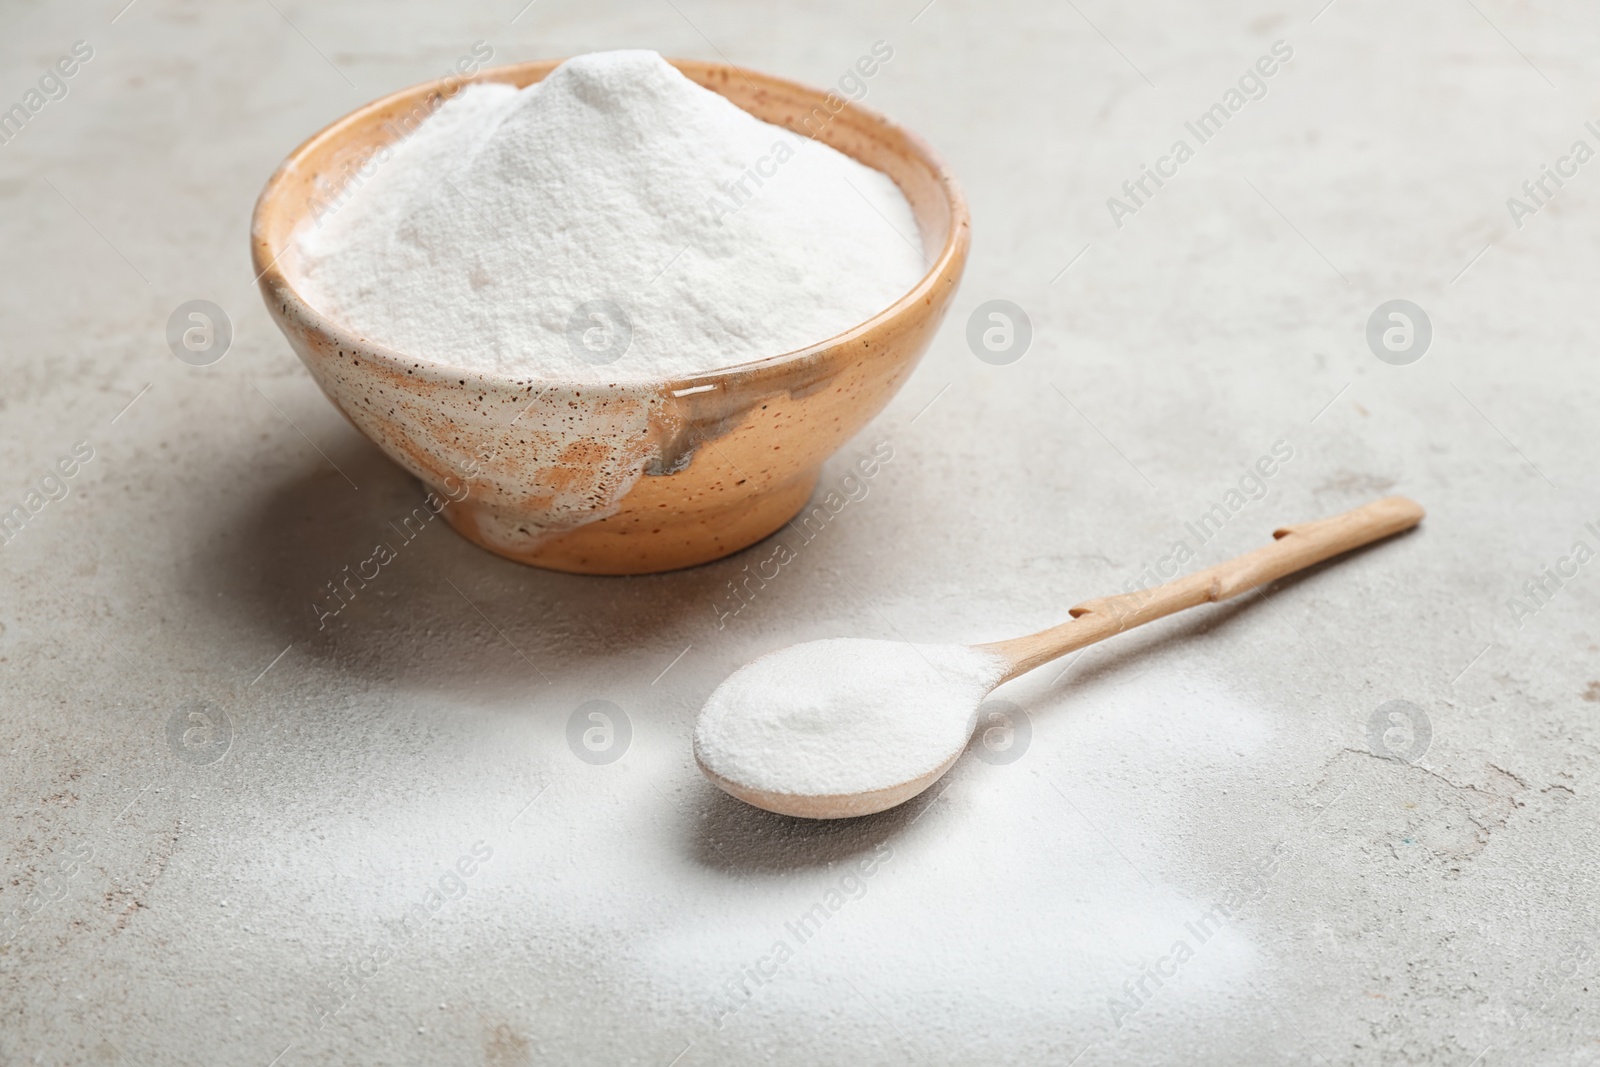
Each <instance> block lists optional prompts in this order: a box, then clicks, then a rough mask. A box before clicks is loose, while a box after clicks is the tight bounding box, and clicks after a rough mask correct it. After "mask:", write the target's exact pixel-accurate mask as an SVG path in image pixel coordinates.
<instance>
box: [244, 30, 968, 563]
mask: <svg viewBox="0 0 1600 1067" xmlns="http://www.w3.org/2000/svg"><path fill="white" fill-rule="evenodd" d="M559 62H560V61H559V60H547V61H541V62H536V63H521V64H517V65H515V66H508V67H499V68H496V69H493V70H486V71H483V72H482V73H481V74H479V75H478V76H477V77H476V78H475V79H473V80H485V81H498V82H509V83H511V84H513V85H517V86H525V85H529V84H532V83H533V82H536V81H538V80H540V79H541V78H543V77H545V76H546V75H547V74H549V73H550V71H551V70H553V69H554V68H555V67H556V66H557V65H558V64H559ZM672 62H673V65H674V66H676V67H677V68H678V69H679V70H681V71H682V72H683V73H684V74H685V75H687V76H688V77H689V78H691V79H693V80H694V81H696V82H698V83H699V84H701V85H703V86H705V87H706V88H708V89H711V90H714V91H715V92H717V93H720V94H722V95H723V96H725V97H727V98H728V99H729V100H731V101H733V102H734V103H735V104H737V105H739V106H740V107H741V108H743V109H744V110H746V111H748V112H750V113H751V114H753V115H755V116H757V117H758V118H761V119H765V120H766V121H768V122H771V123H775V124H777V125H781V126H790V125H798V124H799V123H800V122H802V121H803V120H806V119H809V120H810V127H809V128H811V129H816V128H817V127H818V126H819V124H820V134H819V137H820V139H821V140H823V141H824V142H826V143H827V144H829V145H831V146H833V147H834V148H836V149H838V150H839V151H841V152H844V153H845V154H847V155H850V156H852V157H854V158H855V159H857V160H859V161H861V162H862V163H865V164H867V165H868V166H871V167H875V168H877V169H878V170H881V171H883V172H884V173H886V174H888V175H889V176H890V177H891V178H893V179H894V180H895V182H896V183H897V184H898V185H899V186H900V188H901V190H902V191H903V192H904V193H905V195H906V197H907V199H908V200H910V202H911V207H912V210H913V211H914V212H915V214H916V218H917V223H918V225H919V227H920V228H921V231H922V242H923V246H924V251H925V254H926V255H927V257H928V259H929V261H930V262H931V264H932V266H931V267H930V268H929V270H928V273H927V274H926V275H925V276H924V277H923V278H922V280H921V281H919V282H918V283H917V284H916V286H915V287H914V288H913V289H912V290H911V291H910V292H909V293H907V294H906V295H905V296H903V297H902V298H901V299H900V300H898V301H897V302H896V303H895V304H894V305H893V306H892V307H889V308H887V309H885V310H884V311H882V312H881V313H879V314H878V315H876V316H874V317H873V318H872V319H870V320H868V321H867V322H864V323H862V324H861V325H860V326H857V327H855V328H854V329H852V330H849V331H847V332H845V333H843V334H840V335H839V336H837V337H834V338H831V339H829V340H827V341H824V342H822V343H821V344H817V345H813V346H812V347H810V348H805V349H801V350H799V351H796V352H787V353H782V354H777V353H775V354H774V355H773V356H771V357H770V358H767V359H761V360H757V361H755V362H752V363H744V364H741V365H739V366H736V367H732V368H729V369H726V370H720V371H715V372H713V373H709V374H697V375H693V376H690V377H685V378H677V379H672V380H666V381H643V382H641V381H623V382H615V383H605V382H600V383H595V382H576V381H569V380H559V379H554V380H553V379H542V378H527V379H513V378H509V377H501V376H496V375H492V374H484V373H481V372H476V371H469V370H464V369H460V368H453V367H448V366H444V365H441V364H436V363H429V362H424V361H421V360H418V359H414V358H411V357H408V356H406V355H405V354H404V353H402V352H395V351H392V350H389V349H386V348H383V347H381V346H379V345H375V344H373V343H371V342H369V341H366V340H364V339H362V338H361V337H360V336H358V335H356V334H354V333H352V332H351V331H350V330H348V329H347V328H346V327H344V326H343V325H341V324H340V323H338V322H335V321H333V320H332V319H330V318H328V317H326V316H324V315H323V314H322V313H320V312H319V311H317V310H316V309H315V308H313V307H311V306H310V305H309V304H308V303H307V302H306V300H305V298H304V297H303V296H302V295H301V293H300V291H299V289H298V287H297V284H296V283H297V278H296V265H295V259H296V256H295V252H294V249H293V247H292V245H293V237H294V234H295V232H296V230H297V229H298V228H299V227H300V226H301V225H302V224H303V223H305V222H307V221H308V220H309V218H310V216H311V211H312V208H313V203H314V201H315V199H316V198H317V197H319V196H325V195H327V194H326V190H327V188H328V182H329V181H331V180H332V176H334V175H340V174H342V173H345V169H344V168H345V167H346V166H347V165H348V166H359V165H361V163H362V162H363V161H364V160H365V159H366V158H367V157H368V156H370V154H371V153H372V152H373V151H374V150H376V149H378V148H380V147H382V146H383V145H386V144H389V143H391V142H392V141H393V140H394V139H395V137H396V136H397V134H396V130H397V128H407V127H410V126H414V124H415V122H416V120H417V119H418V118H419V117H422V116H425V115H427V114H428V113H430V112H431V110H432V109H434V108H436V107H438V106H439V103H440V102H441V101H442V100H443V99H444V97H445V95H446V94H447V93H448V92H449V91H450V88H449V87H447V86H446V85H445V83H444V82H442V81H441V82H432V83H429V84H425V85H419V86H414V87H413V88H410V89H403V90H401V91H400V92H398V93H395V94H393V95H392V96H388V97H385V98H384V99H382V100H378V101H376V102H374V103H371V104H368V105H366V106H365V107H363V108H361V109H360V110H358V111H355V112H353V113H352V114H350V115H347V116H346V117H344V118H342V119H340V120H339V121H338V122H335V123H334V124H333V125H331V126H329V127H328V128H327V129H325V130H323V131H322V132H321V133H318V134H317V135H316V136H315V137H312V138H311V139H310V140H309V141H307V142H306V143H305V144H303V145H301V146H300V147H299V148H297V149H296V150H295V151H294V153H293V154H292V155H290V156H289V158H288V159H287V160H285V161H284V163H283V165H282V166H280V167H279V168H278V170H277V172H276V173H274V174H273V175H272V177H271V178H270V179H269V180H268V181H267V185H266V188H265V189H263V190H262V193H261V198H260V200H259V201H258V202H257V203H256V209H255V216H254V219H253V220H252V225H251V234H250V239H251V252H252V255H253V256H254V260H255V269H256V270H257V271H258V272H259V273H260V276H261V277H260V284H261V291H262V294H263V295H264V297H265V298H266V302H267V307H268V309H269V310H270V311H271V312H272V316H273V318H274V319H275V320H276V321H277V323H278V326H279V328H280V329H282V330H283V332H284V334H285V336H287V337H288V339H289V343H290V344H291V345H293V346H294V349H295V351H296V352H297V353H299V355H300V358H301V359H302V360H303V361H304V362H305V364H306V366H307V367H308V368H310V370H311V375H312V377H313V378H315V379H316V381H317V384H318V385H319V386H321V387H322V391H323V392H324V393H326V394H327V396H328V398H329V399H330V400H332V401H333V403H334V405H335V406H337V407H338V408H339V410H340V411H342V412H344V414H345V416H346V417H347V418H349V419H350V421H351V422H352V423H354V424H355V426H356V428H357V429H359V430H360V431H361V432H362V433H364V434H366V435H367V436H368V437H370V438H371V439H372V440H373V441H375V442H376V443H377V444H378V446H379V447H380V448H382V449H383V450H384V452H386V453H388V455H389V456H390V458H392V459H393V460H394V461H395V462H396V463H398V464H400V465H401V466H402V467H404V468H405V469H406V470H408V471H410V472H411V473H412V474H414V475H416V476H417V477H418V478H420V479H422V481H423V482H424V483H426V484H427V485H428V486H429V487H430V488H432V489H433V490H434V491H435V492H437V493H438V494H439V496H440V497H441V498H442V499H444V500H445V501H447V503H446V504H445V510H444V514H445V517H446V518H448V519H449V521H450V524H451V525H452V526H454V527H455V528H456V529H457V530H458V531H459V532H460V533H461V534H462V535H463V536H464V537H466V538H468V539H469V540H471V541H473V542H475V543H477V544H479V545H482V546H483V547H484V548H487V549H489V550H490V551H491V552H497V553H499V554H500V555H502V556H507V557H509V558H511V559H515V560H520V561H522V562H524V563H531V564H534V565H536V566H540V567H551V568H554V569H556V570H563V571H576V572H581V573H586V574H642V573H647V572H650V571H662V570H671V569H673V568H676V567H687V566H691V565H693V564H696V563H705V562H707V561H709V560H713V559H717V558H718V557H721V556H725V555H727V554H728V553H730V552H736V551H738V550H739V549H741V548H744V547H745V546H747V545H750V544H753V543H754V542H756V541H759V540H761V539H762V538H763V537H766V536H767V535H768V534H771V533H773V532H774V531H776V530H777V529H778V528H780V527H781V526H783V525H784V524H785V523H786V522H788V521H789V520H790V519H792V518H793V517H794V516H795V515H796V513H797V512H799V510H800V509H801V508H803V507H804V506H805V504H806V502H807V501H808V500H809V499H810V496H811V493H812V490H813V489H814V488H815V487H816V483H817V477H818V474H819V472H820V470H821V467H822V463H823V461H824V460H826V459H827V458H828V457H829V456H831V455H832V454H833V453H834V452H835V451H836V450H837V449H838V448H839V447H840V445H842V444H843V443H844V442H845V441H846V440H848V439H849V438H850V437H851V436H852V435H853V434H855V433H856V432H857V431H859V430H860V429H861V428H862V427H863V426H864V425H866V423H867V421H868V420H870V419H871V418H872V417H873V416H874V415H876V414H877V413H878V412H879V411H881V410H882V409H883V406H884V405H885V404H887V403H888V402H889V398H890V397H892V396H893V395H894V393H895V391H896V390H897V389H898V388H899V387H900V385H901V384H902V383H903V382H904V381H905V380H906V377H907V376H908V375H910V373H911V371H912V369H913V368H914V367H915V366H916V363H917V360H918V359H919V358H920V357H921V355H922V353H923V351H924V350H925V349H926V348H927V346H928V343H929V341H930V340H932V338H933V334H934V331H935V329H937V327H938V325H939V321H940V319H941V318H943V316H944V312H945V309H946V308H947V307H948V305H949V303H950V299H951V296H952V295H953V294H954V293H955V289H956V284H957V282H959V281H960V278H961V271H962V268H963V267H964V266H965V264H966V258H967V246H968V240H969V238H968V233H969V222H968V218H967V207H966V202H965V201H964V200H963V198H962V196H961V191H960V190H959V189H958V188H957V186H956V183H955V181H954V179H953V178H952V177H951V176H950V174H949V172H948V171H947V170H946V169H945V167H944V165H943V164H942V163H941V162H940V161H939V159H938V158H937V157H936V156H935V155H934V154H933V152H932V151H931V150H929V148H928V146H927V145H925V144H924V143H923V142H922V141H921V140H920V139H918V138H917V137H916V136H915V135H913V134H911V133H909V132H907V131H906V130H903V129H901V128H900V127H899V126H896V125H895V124H893V123H892V122H890V121H888V120H887V119H885V118H884V117H883V116H881V115H879V114H877V113H876V112H873V111H871V110H869V109H867V108H865V107H861V106H859V105H856V104H846V105H845V106H844V107H843V108H842V110H838V111H837V113H836V114H833V116H832V118H831V119H829V118H828V115H829V114H830V108H829V104H828V102H827V97H828V94H825V93H823V92H821V91H819V90H816V89H809V88H806V87H805V86H801V85H796V84H794V83H793V82H787V81H783V80H781V79H778V78H772V77H768V76H767V75H763V74H757V73H753V72H747V71H741V70H737V69H735V68H733V67H729V66H725V65H722V64H717V63H702V62H697V61H691V60H674V61H672ZM453 84H456V83H453ZM832 102H833V103H834V104H835V105H837V103H838V97H833V98H832ZM819 109H820V110H819ZM319 176H322V177H323V180H322V181H321V182H320V183H319V181H318V178H319Z"/></svg>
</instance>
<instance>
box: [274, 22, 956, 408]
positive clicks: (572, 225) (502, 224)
mask: <svg viewBox="0 0 1600 1067" xmlns="http://www.w3.org/2000/svg"><path fill="white" fill-rule="evenodd" d="M747 172H749V175H750V176H749V177H746V174H747ZM357 173H358V175H359V182H355V181H353V182H351V183H350V185H349V186H347V187H346V188H345V189H344V190H343V191H341V192H340V194H339V195H338V196H334V197H331V198H330V200H329V203H328V204H327V205H325V206H324V207H323V208H321V209H320V210H319V211H318V212H314V213H313V214H314V215H315V222H314V223H312V224H308V225H307V226H306V228H305V229H304V230H303V231H302V233H301V235H300V239H299V242H298V246H299V251H300V269H301V272H302V275H303V281H304V287H305V290H306V293H307V296H308V299H309V300H310V302H311V303H312V305H313V306H314V307H317V308H318V309H319V310H321V311H322V312H324V313H325V314H328V315H329V316H331V317H333V318H334V319H336V320H339V321H341V322H342V323H344V324H345V325H346V326H347V327H349V328H351V329H353V330H354V331H355V332H357V333H359V334H361V335H362V336H363V337H365V338H366V339H368V340H370V341H374V342H377V343H378V344H381V345H384V346H385V347H388V348H391V349H393V350H395V351H397V352H400V353H402V354H404V355H407V356H414V357H417V358H420V359H425V360H429V361H432V362H437V363H443V364H449V365H452V366H457V367H464V368H469V369H473V370H481V371H487V372H491V373H500V374H505V375H508V376H511V377H518V378H526V377H531V376H546V377H555V376H559V377H566V378H579V379H584V380H590V379H596V378H603V379H606V380H637V379H641V378H659V377H664V376H676V375H684V374H690V373H695V372H699V371H707V370H715V369H719V368H723V367H729V366H733V365H735V364H739V363H745V362H749V361H751V360H756V359H763V358H765V357H768V356H775V355H780V354H782V353H785V352H790V351H793V350H795V349H799V348H804V347H806V346H808V345H811V344H815V343H817V342H820V341H825V340H827V339H828V338H830V337H833V336H836V335H838V334H840V333H842V332H844V331H846V330H848V329H850V328H851V327H853V326H857V325H859V324H861V323H862V322H865V321H866V320H867V319H870V318H871V317H872V316H874V315H876V314H877V313H878V312H880V311H883V310H884V309H886V308H888V307H889V306H890V305H891V304H893V303H894V302H895V301H896V300H898V299H899V298H900V297H902V296H904V295H905V294H906V293H907V292H908V291H909V290H910V289H911V288H912V287H913V286H914V285H915V284H916V282H917V281H918V279H920V278H921V277H922V275H923V274H924V273H925V272H926V270H927V264H926V262H925V261H924V258H923V256H922V253H921V251H920V249H921V240H920V237H919V234H918V230H917V224H916V220H915V219H914V218H913V216H912V212H911V207H910V205H909V204H908V203H907V201H906V199H905V197H904V195H903V194H902V193H901V192H900V190H899V188H898V187H897V186H896V185H895V184H894V182H893V181H892V180H891V179H890V178H889V177H888V176H886V175H884V174H882V173H880V172H878V171H876V170H873V169H871V168H870V167H866V166H863V165H862V164H860V163H857V162H856V161H855V160H853V159H850V158H849V157H848V156H845V155H843V154H842V153H840V152H838V151H835V150H834V149H832V148H830V147H828V146H827V145H825V144H822V143H821V142H819V141H813V140H809V139H807V138H805V137H801V136H797V135H796V134H794V133H791V132H790V131H788V130H785V129H782V128H780V127H778V126H774V125H771V124H769V123H765V122H762V121H761V120H759V119H757V118H755V117H754V116H752V115H750V114H748V113H746V112H744V111H741V110H740V109H739V108H738V107H737V106H735V105H734V104H733V103H731V102H729V101H728V100H727V99H725V98H724V97H722V96H719V95H717V94H716V93H714V92H711V91H710V90H708V89H703V88H701V87H700V86H699V85H696V84H695V83H694V82H692V81H690V80H689V79H688V78H686V77H684V76H683V75H682V74H680V73H679V72H678V71H677V69H676V68H674V67H672V66H671V65H670V64H668V63H667V62H666V61H665V60H663V59H662V58H661V57H660V56H659V55H657V54H656V53H655V52H649V51H622V52H598V53H593V54H590V55H584V56H579V57H577V58H575V59H571V60H568V61H567V62H565V63H563V64H562V65H561V66H560V67H558V68H556V70H555V71H553V72H552V73H551V74H550V75H549V77H547V78H545V79H544V80H543V81H541V82H538V83H536V84H534V85H530V86H529V87H527V88H526V89H521V90H519V89H516V88H513V87H512V86H509V85H504V84H482V85H472V86H469V87H467V88H466V89H465V90H463V91H462V92H461V93H459V94H458V95H456V96H455V97H454V98H452V99H451V100H449V101H447V102H446V103H445V104H444V105H443V106H441V107H440V108H439V110H438V111H437V112H436V113H435V114H434V115H433V116H432V117H431V118H429V119H428V120H427V121H425V122H424V123H422V125H421V126H420V128H418V129H417V131H416V132H415V133H414V134H413V135H412V136H410V137H409V138H405V139H404V140H403V141H401V142H400V143H398V144H396V145H392V146H390V147H389V148H388V149H386V150H384V151H383V152H380V153H379V155H378V156H376V157H374V159H373V160H372V161H371V162H370V163H369V164H367V165H366V166H364V167H362V168H361V170H360V171H359V172H357ZM762 175H765V176H762ZM741 179H742V180H743V186H742V188H741V187H739V186H738V185H737V184H736V183H739V182H740V181H741ZM757 180H759V182H760V184H759V186H758V185H757Z"/></svg>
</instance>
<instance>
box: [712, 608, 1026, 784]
mask: <svg viewBox="0 0 1600 1067" xmlns="http://www.w3.org/2000/svg"><path fill="white" fill-rule="evenodd" d="M1005 671H1006V664H1005V662H1004V661H1003V660H1002V659H1000V658H999V657H998V656H995V655H993V654H991V653H988V652H982V651H979V650H978V649H975V648H969V647H967V646H965V645H912V644H907V643H905V642H901V641H866V640H850V639H834V640H828V641H808V642H806V643H804V644H799V645H792V646H790V647H789V648H785V649H782V650H780V651H778V652H773V653H771V654H769V655H766V656H762V657H761V658H760V659H758V660H755V661H754V662H752V663H750V664H748V665H746V666H744V667H741V668H740V669H739V670H737V671H735V672H734V673H733V674H731V675H729V676H728V679H727V680H726V681H724V682H723V683H722V684H721V685H719V686H718V687H717V688H716V690H715V691H714V692H713V693H712V694H711V697H710V699H708V700H707V701H706V705H705V708H704V709H703V710H702V711H701V712H700V718H699V721H698V722H696V724H695V730H694V750H695V755H696V756H697V757H698V758H699V760H700V762H701V763H703V764H704V765H705V766H706V767H707V768H709V769H710V770H711V771H712V772H713V773H714V774H717V775H720V776H721V777H723V778H726V779H729V780H730V781H734V782H739V783H741V784H743V785H748V786H754V787H755V788H757V789H764V790H768V791H770V792H776V793H790V794H795V795H800V796H826V795H830V794H835V793H855V792H864V791H866V790H871V789H883V788H887V787H889V786H893V785H899V784H900V783H902V782H908V781H910V780H911V779H913V778H917V777H919V776H921V775H924V774H927V773H928V772H930V771H932V770H935V769H936V768H938V767H940V766H942V765H943V764H944V762H945V761H946V760H948V759H949V758H950V757H951V755H953V754H955V753H958V752H960V751H961V750H962V749H963V748H964V747H965V745H966V743H967V741H968V740H969V739H970V738H971V737H972V730H973V727H974V726H975V725H976V720H977V713H978V705H979V704H981V703H982V702H983V698H984V697H985V696H986V695H987V694H988V692H989V690H991V689H993V688H994V687H995V686H996V685H997V684H998V683H999V681H1000V679H1001V677H1003V676H1004V674H1005Z"/></svg>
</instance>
